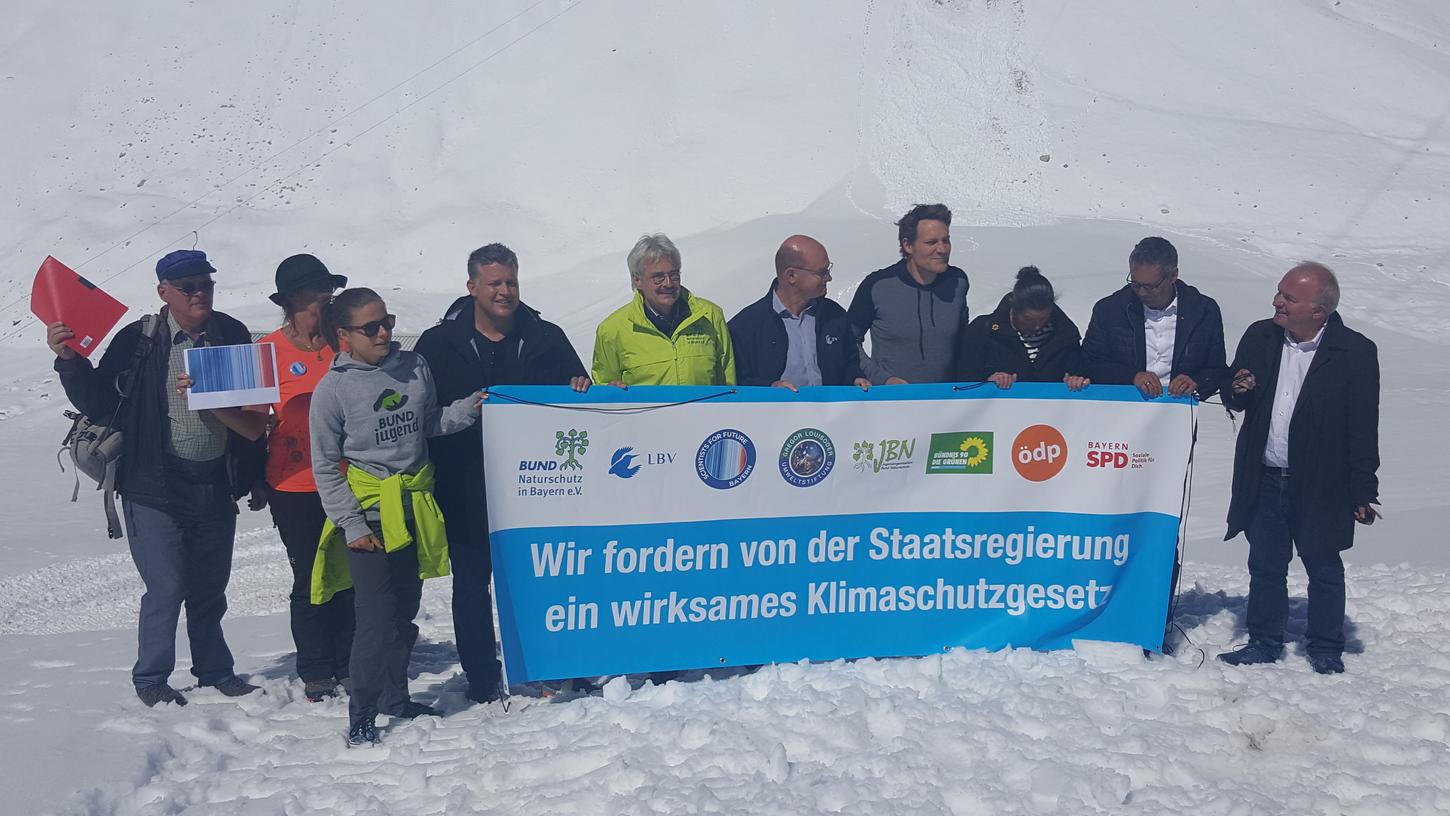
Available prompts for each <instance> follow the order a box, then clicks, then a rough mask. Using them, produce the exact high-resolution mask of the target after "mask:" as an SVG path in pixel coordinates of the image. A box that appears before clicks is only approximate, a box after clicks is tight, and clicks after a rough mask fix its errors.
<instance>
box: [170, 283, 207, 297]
mask: <svg viewBox="0 0 1450 816" xmlns="http://www.w3.org/2000/svg"><path fill="white" fill-rule="evenodd" d="M171 288H172V289H175V290H176V291H178V292H180V293H181V294H183V295H186V296H187V297H193V296H195V295H198V294H200V293H202V292H208V293H210V292H211V291H212V290H213V289H215V288H216V281H194V282H192V283H171Z"/></svg>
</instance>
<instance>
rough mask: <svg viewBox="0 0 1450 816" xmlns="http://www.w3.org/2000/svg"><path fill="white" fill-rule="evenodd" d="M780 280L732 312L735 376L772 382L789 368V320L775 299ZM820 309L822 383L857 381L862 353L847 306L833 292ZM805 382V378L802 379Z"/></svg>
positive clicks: (818, 358) (819, 303)
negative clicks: (837, 299) (858, 348)
mask: <svg viewBox="0 0 1450 816" xmlns="http://www.w3.org/2000/svg"><path fill="white" fill-rule="evenodd" d="M775 287H776V283H775V282H774V281H772V282H771V284H770V291H768V292H766V293H765V297H763V298H761V299H760V300H757V301H755V302H754V303H752V304H750V305H749V306H746V307H745V308H744V309H741V310H740V313H739V314H737V315H735V316H734V317H732V318H730V323H729V326H730V344H731V346H733V347H734V349H735V382H736V383H737V384H738V385H770V384H772V383H774V382H775V381H777V380H779V379H780V376H781V374H783V373H785V361H786V350H787V348H788V346H789V342H790V341H789V337H788V336H787V335H786V331H785V323H784V320H783V318H781V316H780V315H778V314H776V313H775V304H774V303H772V302H771V301H772V299H773V297H774V295H775ZM813 308H814V309H815V310H816V365H817V366H819V367H820V369H821V384H822V385H851V384H852V383H854V382H855V381H856V378H858V377H863V376H865V375H864V374H862V373H861V358H860V355H859V353H858V352H857V350H856V341H855V338H853V337H852V336H851V323H850V321H849V320H847V318H846V310H845V309H843V308H841V304H839V303H837V302H835V301H834V300H831V299H830V298H826V297H823V298H819V299H817V300H816V304H815V306H814V307H813ZM797 384H799V383H797Z"/></svg>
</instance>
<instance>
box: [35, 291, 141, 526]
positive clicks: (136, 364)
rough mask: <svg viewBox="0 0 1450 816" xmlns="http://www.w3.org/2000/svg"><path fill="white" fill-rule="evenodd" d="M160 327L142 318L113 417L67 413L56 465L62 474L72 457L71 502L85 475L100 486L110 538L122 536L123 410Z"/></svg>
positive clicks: (120, 384) (76, 499) (78, 490)
mask: <svg viewBox="0 0 1450 816" xmlns="http://www.w3.org/2000/svg"><path fill="white" fill-rule="evenodd" d="M160 326H161V316H160V315H154V314H148V315H146V316H144V317H142V318H141V337H140V339H138V340H137V341H136V350H135V352H134V353H132V355H131V364H130V366H129V367H128V368H127V370H126V375H125V377H126V378H125V381H124V385H123V384H122V380H121V379H120V378H119V377H118V378H117V380H116V390H117V392H119V393H120V395H121V398H120V399H119V400H117V401H116V410H114V411H112V412H111V415H110V416H109V417H106V418H105V420H104V421H97V420H93V419H91V418H90V417H87V416H85V415H84V414H81V413H79V412H77V411H66V412H65V416H66V419H69V420H71V426H70V430H69V431H67V432H66V435H65V439H63V440H62V441H61V443H60V450H59V451H57V452H56V454H55V461H56V464H58V465H60V469H61V472H62V473H64V472H65V462H64V461H63V456H64V455H65V454H66V453H69V454H70V460H71V464H72V465H73V466H74V467H75V480H76V483H75V488H74V489H73V490H72V491H71V495H70V500H71V501H73V502H74V501H78V500H79V499H80V495H81V474H82V473H84V474H85V475H86V476H87V477H89V478H90V479H91V480H92V481H94V482H95V483H96V489H97V490H100V491H102V496H101V504H102V506H103V507H104V508H105V511H106V536H107V537H108V538H120V537H121V519H120V517H119V516H118V515H117V513H116V471H117V469H118V468H119V467H120V464H121V451H122V450H123V440H122V438H121V429H120V425H121V420H122V414H123V409H124V408H125V407H126V400H127V399H128V398H129V397H130V396H131V388H132V384H133V383H134V382H135V380H136V374H137V372H138V371H139V370H140V368H141V365H142V363H143V362H144V361H145V359H146V355H148V354H149V353H150V352H151V347H152V345H154V344H155V342H156V335H157V329H159V328H160Z"/></svg>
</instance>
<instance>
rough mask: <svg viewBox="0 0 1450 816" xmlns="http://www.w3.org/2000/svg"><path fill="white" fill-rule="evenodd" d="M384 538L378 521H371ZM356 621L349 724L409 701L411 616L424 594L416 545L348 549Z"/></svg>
mask: <svg viewBox="0 0 1450 816" xmlns="http://www.w3.org/2000/svg"><path fill="white" fill-rule="evenodd" d="M369 526H371V527H373V535H375V536H377V537H378V540H379V541H381V540H382V538H383V536H382V529H381V526H380V525H376V524H372V523H371V522H370V523H369ZM347 566H348V569H349V570H351V571H352V586H353V603H354V607H355V609H356V614H357V624H356V628H355V629H354V632H353V639H352V696H351V698H349V701H348V715H349V718H350V719H351V724H354V725H355V724H357V723H358V722H360V721H362V720H370V719H372V718H373V717H375V716H377V714H378V713H379V712H381V713H383V714H395V713H400V712H401V711H402V710H403V707H404V706H405V705H407V703H408V658H409V656H411V655H412V652H413V644H414V643H415V642H417V640H418V627H417V626H416V625H414V623H413V618H414V617H415V616H417V614H418V605H419V603H420V602H421V601H422V598H423V579H421V578H419V577H418V545H417V544H411V545H409V546H407V547H404V548H403V549H401V550H397V551H395V552H385V551H383V550H375V551H373V552H360V551H358V550H354V549H348V551H347Z"/></svg>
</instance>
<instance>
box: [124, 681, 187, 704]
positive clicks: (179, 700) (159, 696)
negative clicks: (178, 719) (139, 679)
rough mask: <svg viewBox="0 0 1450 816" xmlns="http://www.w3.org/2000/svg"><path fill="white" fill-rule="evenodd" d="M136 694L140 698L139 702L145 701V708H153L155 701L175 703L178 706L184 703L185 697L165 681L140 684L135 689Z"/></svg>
mask: <svg viewBox="0 0 1450 816" xmlns="http://www.w3.org/2000/svg"><path fill="white" fill-rule="evenodd" d="M136 696H137V697H140V698H141V702H143V703H145V704H146V707H147V708H155V707H156V704H157V703H176V704H177V705H179V706H184V705H186V698H185V697H182V696H181V692H179V691H177V690H176V689H174V688H172V687H171V686H168V685H167V684H165V683H161V684H159V685H155V686H141V687H140V688H138V689H136Z"/></svg>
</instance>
